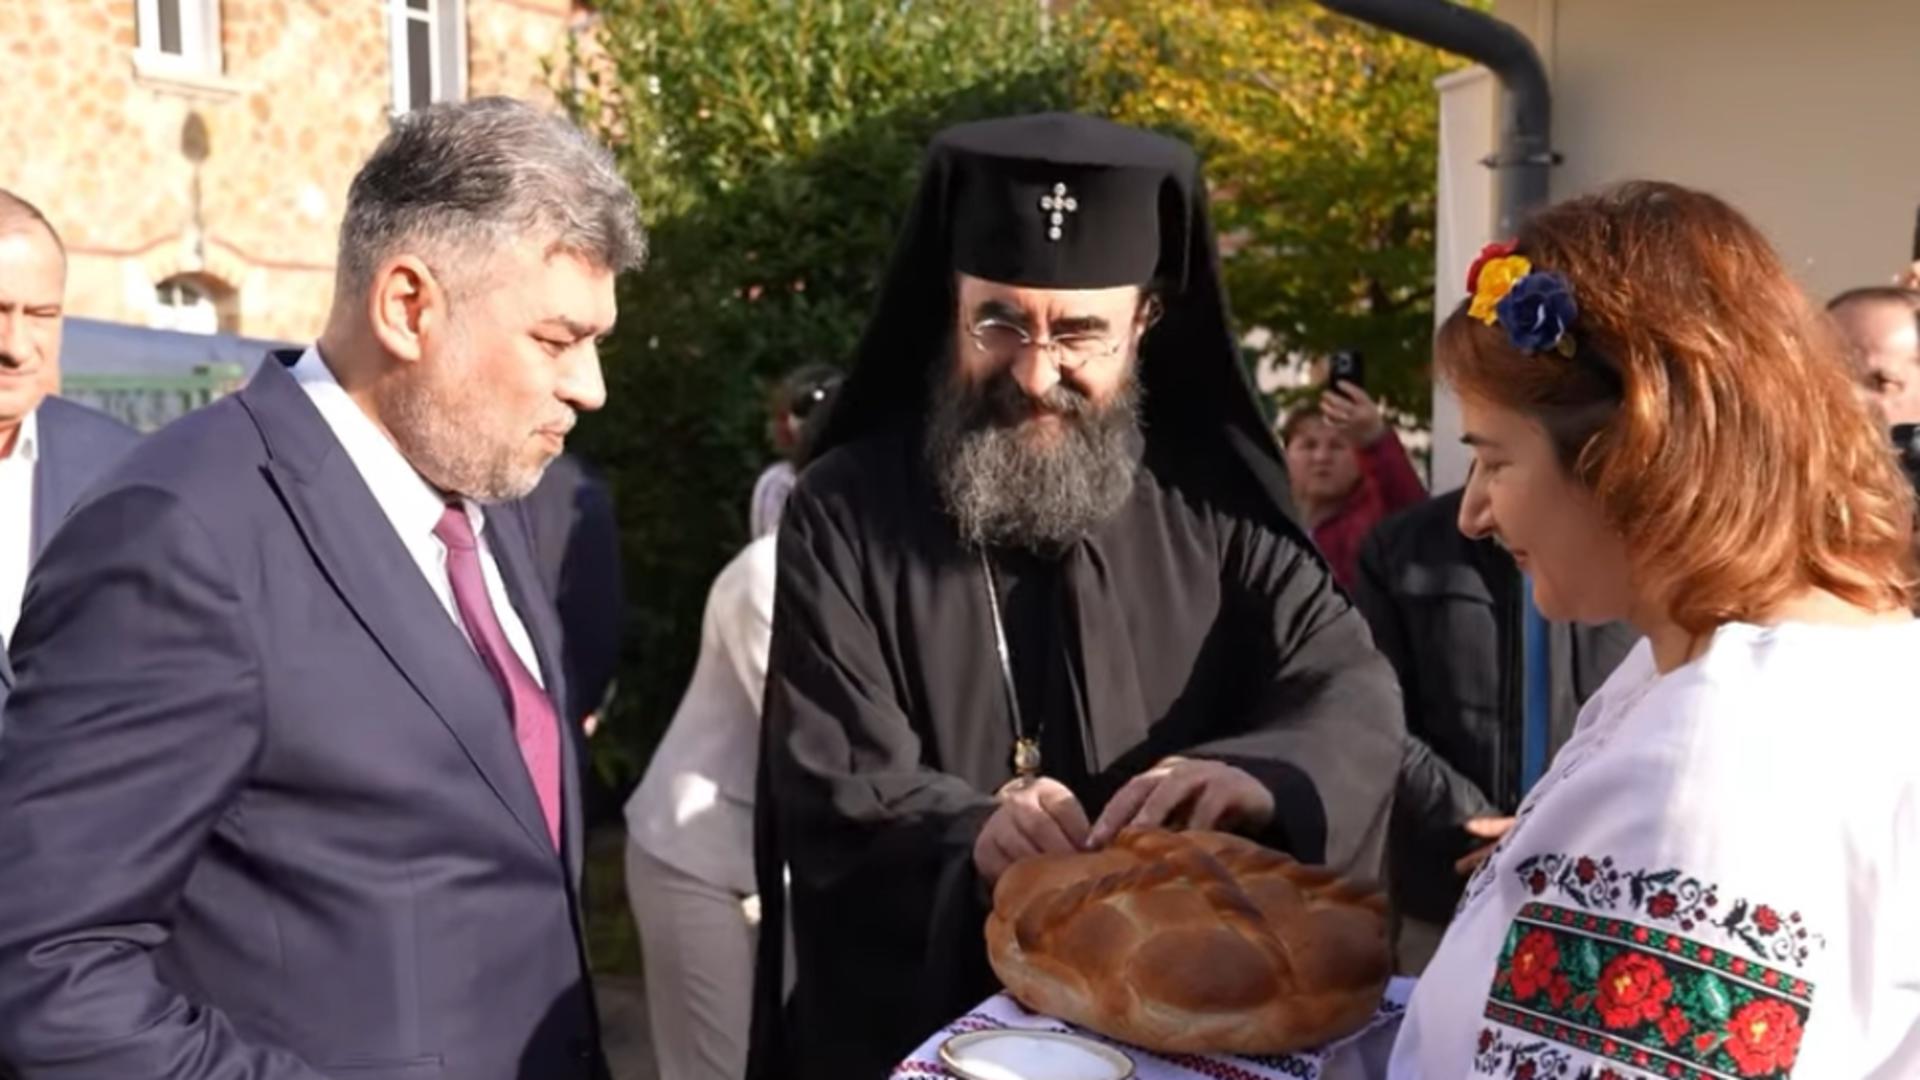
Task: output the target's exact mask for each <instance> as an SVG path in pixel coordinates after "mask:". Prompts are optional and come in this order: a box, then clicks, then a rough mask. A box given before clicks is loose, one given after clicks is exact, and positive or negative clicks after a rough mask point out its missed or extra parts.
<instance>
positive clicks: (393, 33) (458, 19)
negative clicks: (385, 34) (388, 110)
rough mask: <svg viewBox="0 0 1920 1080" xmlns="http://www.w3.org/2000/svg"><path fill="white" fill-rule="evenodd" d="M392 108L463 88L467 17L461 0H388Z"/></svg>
mask: <svg viewBox="0 0 1920 1080" xmlns="http://www.w3.org/2000/svg"><path fill="white" fill-rule="evenodd" d="M387 4H388V10H389V18H390V22H391V27H390V34H389V36H390V38H391V42H390V46H389V53H390V54H391V56H392V62H393V111H394V113H395V114H399V113H406V112H412V111H413V110H415V109H418V108H420V107H422V106H424V105H428V104H431V103H432V102H435V101H459V100H460V99H461V98H463V97H465V96H466V93H467V20H466V18H465V15H466V13H465V12H464V11H463V10H462V8H463V6H464V5H463V4H462V3H461V0H387Z"/></svg>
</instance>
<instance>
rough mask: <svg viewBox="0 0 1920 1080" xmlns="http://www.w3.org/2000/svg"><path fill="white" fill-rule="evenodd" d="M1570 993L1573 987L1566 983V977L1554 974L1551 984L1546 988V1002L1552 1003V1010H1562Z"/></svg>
mask: <svg viewBox="0 0 1920 1080" xmlns="http://www.w3.org/2000/svg"><path fill="white" fill-rule="evenodd" d="M1572 993H1573V986H1572V984H1570V983H1568V982H1567V977H1566V976H1565V975H1562V974H1560V973H1558V972H1555V973H1554V976H1553V982H1552V983H1551V984H1549V985H1548V986H1547V1000H1548V1001H1551V1002H1552V1003H1553V1007H1554V1008H1556V1009H1558V1008H1562V1007H1564V1006H1565V1005H1566V1003H1567V996H1568V995H1569V994H1572Z"/></svg>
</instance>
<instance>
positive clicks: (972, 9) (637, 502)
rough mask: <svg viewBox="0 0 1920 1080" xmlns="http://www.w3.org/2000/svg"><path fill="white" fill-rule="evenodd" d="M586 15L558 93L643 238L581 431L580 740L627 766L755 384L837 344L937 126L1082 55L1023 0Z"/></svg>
mask: <svg viewBox="0 0 1920 1080" xmlns="http://www.w3.org/2000/svg"><path fill="white" fill-rule="evenodd" d="M599 19H600V23H599V32H598V34H597V35H596V38H597V44H596V48H595V51H594V52H593V53H590V54H587V55H583V56H580V57H577V58H575V64H574V70H576V71H580V72H585V73H586V74H585V75H583V76H581V77H580V78H579V79H578V80H576V82H575V83H574V84H573V86H572V87H571V88H570V90H569V102H568V103H569V105H570V106H571V107H572V108H573V109H574V111H575V112H576V114H577V115H580V116H582V117H583V118H585V119H586V120H588V121H589V122H590V123H592V124H594V125H595V126H596V127H597V128H598V129H599V131H600V133H601V134H602V136H603V137H604V138H606V139H607V141H608V142H609V143H610V144H611V145H612V146H613V147H614V148H615V152H616V154H617V155H618V157H619V158H620V160H621V163H622V165H623V167H624V169H625V171H626V173H627V174H628V175H629V176H630V177H631V178H632V179H633V181H634V183H635V187H636V190H638V192H639V193H640V195H641V197H642V200H643V202H644V204H645V205H644V210H643V214H644V216H645V218H646V221H647V225H648V228H649V230H650V233H651V237H650V241H651V250H652V254H651V258H650V262H649V265H648V267H647V269H646V270H645V271H644V272H643V273H640V274H635V275H629V276H628V277H627V278H626V279H625V280H623V281H622V283H621V290H620V325H619V328H618V329H617V331H616V333H615V336H614V338H613V340H612V341H611V342H610V347H609V349H608V350H607V353H606V356H605V367H606V375H607V382H608V390H609V394H610V400H611V401H612V402H613V405H612V406H611V407H610V408H609V409H607V410H606V411H604V412H602V413H601V414H598V415H596V416H593V417H590V418H588V420H587V422H586V423H583V424H582V426H581V429H580V437H579V439H578V440H577V442H578V446H579V448H580V449H581V450H582V451H583V452H584V453H585V454H587V456H589V457H590V458H592V459H593V460H595V461H597V462H600V463H602V464H603V465H604V466H606V468H607V470H608V472H609V474H610V477H611V480H612V483H613V485H614V489H615V497H616V499H617V502H618V507H619V515H620V524H621V529H622V535H623V543H624V549H625V565H626V573H627V580H628V582H629V587H628V589H629V608H630V615H629V619H628V623H627V640H626V647H625V648H626V655H625V657H624V663H623V665H622V677H621V693H620V697H619V699H618V701H619V705H618V706H617V707H616V711H615V714H614V716H612V717H610V718H608V720H609V727H610V730H609V732H608V733H607V735H606V736H603V737H601V738H598V739H596V740H595V743H596V757H597V758H598V760H599V762H600V764H601V767H602V771H603V773H608V774H610V775H611V776H613V777H614V778H615V779H620V780H630V779H631V778H632V777H633V776H634V774H635V772H636V770H637V769H638V767H639V766H640V764H641V761H642V758H643V755H644V754H645V753H646V752H647V750H648V749H650V748H651V746H652V745H653V743H654V741H655V739H656V738H657V737H658V733H659V730H660V728H661V726H662V725H663V724H664V723H665V722H666V720H667V719H668V717H669V715H670V713H671V711H672V709H673V707H674V703H675V702H676V701H677V700H678V697H679V694H680V692H681V690H682V688H683V686H684V684H685V680H686V677H687V674H688V672H689V671H690V670H691V667H692V661H693V657H694V655H695V652H696V649H697V645H698V642H699V636H700V633H699V631H700V616H701V610H702V605H703V602H704V599H705V595H706V590H707V587H708V585H709V583H710V582H711V580H712V578H713V575H714V573H716V572H717V571H718V570H719V568H720V567H721V566H722V565H723V564H724V563H725V562H726V560H727V559H728V558H729V557H730V556H731V555H732V554H733V553H734V552H736V551H737V550H738V549H739V547H740V545H741V544H742V543H743V542H744V541H745V539H746V509H747V495H748V493H749V491H750V489H751V487H752V484H753V479H754V476H755V474H756V473H757V472H758V470H759V469H760V468H762V467H763V466H765V465H766V464H767V463H768V461H769V460H770V452H769V449H768V444H767V440H766V402H767V398H766V390H767V388H768V386H769V385H770V384H771V383H772V382H773V381H774V380H775V379H777V377H778V376H779V375H780V374H781V373H782V372H785V371H787V370H789V369H791V368H793V367H795V366H798V365H800V364H802V363H807V362H817V361H825V362H829V363H837V364H840V365H842V366H845V365H846V364H848V363H849V362H850V359H851V352H852V349H853V346H854V344H855V342H856V341H857V340H858V337H859V332H860V328H861V325H862V323H863V322H864V321H865V318H866V316H867V314H868V311H869V308H870V306H871V304H872V300H873V297H874V294H875V293H876V291H877V289H878V285H879V279H880V276H881V274H882V272H883V270H884V268H885V266H886V262H887V258H888V255H889V253H890V250H891V247H892V243H893V238H894V234H895V232H896V231H897V229H898V228H899V226H900V222H901V219H902V216H903V214H904V211H905V208H906V206H907V203H908V201H909V198H910V196H911V193H912V190H913V184H914V180H915V173H916V170H917V166H918V164H919V160H920V155H921V153H922V151H923V149H924V147H925V145H926V142H927V140H928V139H929V138H930V137H931V136H932V135H933V133H934V132H935V131H937V130H938V129H939V128H941V127H943V126H945V125H946V124H949V123H953V122H958V121H961V120H968V119H977V118H982V117H987V116H995V115H1003V114H1007V113H1014V112H1026V111H1032V110H1036V109H1046V108H1067V107H1071V106H1073V105H1074V104H1075V102H1076V101H1077V100H1078V99H1079V97H1080V95H1079V94H1078V93H1077V90H1076V87H1077V80H1078V78H1079V72H1081V71H1082V70H1084V68H1085V61H1084V59H1083V56H1082V50H1083V44H1082V43H1081V41H1080V40H1079V39H1078V38H1077V37H1075V36H1072V35H1067V34H1063V33H1058V32H1050V31H1049V28H1048V27H1047V26H1046V25H1045V21H1044V16H1043V14H1042V12H1041V10H1040V8H1039V7H1038V5H1036V4H1034V3H1033V2H1032V0H911V2H903V0H605V2H603V3H601V4H600V5H599Z"/></svg>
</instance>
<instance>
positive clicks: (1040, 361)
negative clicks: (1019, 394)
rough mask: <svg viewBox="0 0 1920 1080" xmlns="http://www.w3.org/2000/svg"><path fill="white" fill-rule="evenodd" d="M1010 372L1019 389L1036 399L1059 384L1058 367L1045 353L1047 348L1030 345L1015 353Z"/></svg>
mask: <svg viewBox="0 0 1920 1080" xmlns="http://www.w3.org/2000/svg"><path fill="white" fill-rule="evenodd" d="M1010 374H1011V375H1012V376H1013V381H1014V382H1015V383H1016V384H1017V385H1018V386H1019V387H1020V389H1021V390H1023V391H1025V392H1026V395H1027V396H1028V397H1030V398H1033V399H1034V400H1036V401H1038V400H1041V399H1043V398H1045V397H1046V396H1047V393H1048V392H1049V391H1051V390H1052V389H1053V388H1054V387H1056V386H1059V385H1060V369H1059V368H1058V367H1056V366H1055V365H1054V363H1053V358H1052V357H1051V356H1049V355H1047V350H1046V349H1044V348H1041V347H1039V346H1034V345H1030V346H1027V347H1026V348H1023V349H1021V350H1020V351H1019V352H1017V353H1015V354H1014V355H1013V367H1012V371H1011V372H1010Z"/></svg>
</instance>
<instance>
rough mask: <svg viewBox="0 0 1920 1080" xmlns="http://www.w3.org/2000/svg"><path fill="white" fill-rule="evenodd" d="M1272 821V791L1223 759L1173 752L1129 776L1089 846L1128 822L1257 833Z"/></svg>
mask: <svg viewBox="0 0 1920 1080" xmlns="http://www.w3.org/2000/svg"><path fill="white" fill-rule="evenodd" d="M1272 820H1273V792H1271V791H1268V790H1267V785H1265V784H1262V783H1261V782H1260V781H1258V780H1255V779H1254V778H1253V776H1252V774H1250V773H1248V772H1247V771H1246V770H1244V769H1239V768H1236V767H1234V766H1232V765H1229V764H1227V763H1226V762H1224V761H1200V760H1194V759H1190V758H1183V757H1170V758H1164V759H1162V760H1161V762H1160V764H1158V765H1155V766H1154V767H1153V768H1151V769H1148V770H1147V771H1146V772H1143V773H1141V774H1140V775H1139V776H1136V777H1134V778H1133V779H1131V780H1129V781H1127V784H1126V786H1125V787H1123V788H1121V789H1120V790H1119V792H1117V793H1116V794H1115V795H1114V796H1113V801H1111V802H1109V803H1107V808H1106V810H1105V811H1103V812H1102V813H1101V815H1100V820H1099V821H1098V822H1095V823H1094V826H1093V835H1091V836H1089V837H1088V838H1087V845H1088V846H1089V847H1095V848H1099V847H1105V846H1106V845H1107V843H1108V842H1109V841H1111V840H1112V839H1113V838H1114V837H1115V836H1116V835H1118V834H1119V832H1120V830H1121V829H1124V828H1126V827H1127V826H1129V825H1164V826H1166V827H1168V828H1185V829H1238V830H1242V831H1246V832H1257V831H1259V830H1261V829H1264V828H1266V827H1267V824H1268V822H1271V821H1272Z"/></svg>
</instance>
